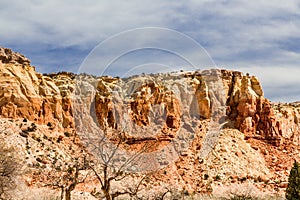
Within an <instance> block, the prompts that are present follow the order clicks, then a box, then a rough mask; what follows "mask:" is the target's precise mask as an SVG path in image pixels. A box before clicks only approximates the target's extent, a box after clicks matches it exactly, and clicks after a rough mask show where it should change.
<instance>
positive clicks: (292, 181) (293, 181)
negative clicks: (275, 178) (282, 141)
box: [285, 161, 300, 200]
mask: <svg viewBox="0 0 300 200" xmlns="http://www.w3.org/2000/svg"><path fill="white" fill-rule="evenodd" d="M285 197H286V199H287V200H299V199H300V167H299V163H297V162H296V161H295V162H294V166H293V168H292V169H291V172H290V176H289V183H288V187H287V189H286V194H285Z"/></svg>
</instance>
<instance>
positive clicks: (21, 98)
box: [0, 48, 300, 145]
mask: <svg viewBox="0 0 300 200" xmlns="http://www.w3.org/2000/svg"><path fill="white" fill-rule="evenodd" d="M0 60H1V63H0V78H1V79H0V81H1V83H0V87H1V89H0V116H2V117H5V118H27V119H29V120H32V121H36V122H37V123H44V124H47V123H50V124H52V125H53V126H55V125H58V126H60V128H63V129H66V128H67V129H74V127H75V125H74V119H73V115H72V92H73V91H74V81H77V80H78V79H77V78H75V75H74V74H71V73H58V74H50V75H45V76H43V75H41V74H39V73H37V72H36V71H35V68H34V67H32V66H30V60H29V59H27V58H26V57H25V56H23V55H21V54H19V53H15V52H13V51H12V50H10V49H6V48H0ZM158 80H160V81H158ZM161 80H163V81H164V83H163V82H162V81H161ZM93 81H94V86H95V88H97V91H98V92H97V93H95V103H96V104H95V109H96V115H97V117H98V119H97V120H98V121H99V123H100V126H102V127H104V126H107V127H114V128H116V127H117V126H119V127H120V124H118V120H119V122H120V120H121V118H122V115H123V114H121V113H120V112H119V113H118V112H115V111H114V109H115V108H119V109H120V108H121V107H120V105H117V103H116V99H113V96H114V94H117V93H119V98H121V99H122V98H123V99H124V98H125V99H127V100H126V102H127V103H128V105H130V106H129V107H130V108H129V110H130V113H129V115H130V117H131V119H132V121H133V122H134V124H136V125H137V126H148V125H149V124H150V121H149V120H150V118H149V117H150V116H152V117H153V116H154V115H165V116H164V120H165V121H166V124H165V127H164V130H165V131H164V132H166V130H167V129H178V128H179V127H180V125H182V120H183V119H182V116H183V115H185V114H186V113H187V115H186V116H197V117H198V118H199V119H209V118H212V117H215V116H216V115H220V116H219V117H218V118H219V119H221V117H222V115H224V113H223V112H222V109H224V107H225V106H226V108H227V113H226V115H227V119H229V120H231V121H233V122H234V126H235V128H238V129H239V130H240V131H241V132H243V133H244V134H245V135H246V137H261V138H262V139H266V140H268V141H270V142H271V143H273V144H275V145H280V144H283V143H284V142H286V141H291V142H295V143H298V142H299V135H300V133H299V104H294V105H293V106H288V105H279V104H278V105H272V104H271V103H270V102H269V101H268V99H266V98H264V96H263V90H262V87H261V84H260V82H259V81H258V79H257V78H256V77H254V76H249V75H243V74H242V73H241V72H236V71H228V70H212V71H207V70H206V71H196V72H188V73H184V72H181V73H177V74H176V73H173V74H170V75H168V74H166V75H152V76H150V75H146V77H141V76H140V77H131V78H128V79H124V80H121V79H118V78H112V77H100V78H97V77H94V80H93ZM218 81H219V82H218ZM220 81H221V83H222V84H216V83H217V82H218V83H220ZM124 88H126V89H124ZM121 90H122V91H123V93H124V92H125V93H127V94H126V95H127V96H122V95H124V94H122V95H121V96H120V94H121V93H120V92H119V91H121ZM125 90H126V91H125ZM119 100H120V99H119ZM180 106H182V107H184V106H186V107H185V108H179V107H180ZM126 109H127V108H126ZM122 112H124V111H122ZM182 112H183V113H182ZM185 120H187V119H185Z"/></svg>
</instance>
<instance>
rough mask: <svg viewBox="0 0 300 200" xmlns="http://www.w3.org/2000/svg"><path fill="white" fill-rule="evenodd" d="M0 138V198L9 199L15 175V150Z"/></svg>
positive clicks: (16, 166)
mask: <svg viewBox="0 0 300 200" xmlns="http://www.w3.org/2000/svg"><path fill="white" fill-rule="evenodd" d="M1 140H2V139H1V138H0V147H1V148H0V199H10V196H9V191H11V190H13V189H14V187H15V185H16V183H15V177H16V176H17V168H18V165H17V162H16V159H15V158H16V157H15V150H14V149H13V148H12V147H8V146H7V145H6V144H5V143H4V142H3V140H2V141H1Z"/></svg>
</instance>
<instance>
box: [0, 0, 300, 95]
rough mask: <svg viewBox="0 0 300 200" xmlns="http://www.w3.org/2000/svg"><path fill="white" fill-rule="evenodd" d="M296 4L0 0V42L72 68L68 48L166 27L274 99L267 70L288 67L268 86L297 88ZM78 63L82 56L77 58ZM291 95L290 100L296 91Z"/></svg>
mask: <svg viewBox="0 0 300 200" xmlns="http://www.w3.org/2000/svg"><path fill="white" fill-rule="evenodd" d="M299 5H300V3H299V1H297V0H286V1H284V3H283V2H282V1H281V0H274V1H260V0H253V1H248V0H202V1H198V0H187V1H183V0H182V1H167V0H152V1H148V0H143V1H141V0H131V1H123V0H114V1H109V0H98V1H96V0H87V1H79V0H63V1H61V0H51V1H39V0H30V1H22V0H11V1H0V26H1V27H2V28H1V31H0V44H2V45H7V46H13V47H16V48H17V49H18V50H19V51H21V52H26V51H28V49H32V52H30V53H31V54H32V55H33V56H35V57H38V58H39V59H40V62H39V63H40V64H41V65H43V63H45V64H47V63H52V64H53V65H55V64H57V65H58V64H59V65H64V64H65V65H66V66H70V64H69V63H71V61H70V60H72V66H73V65H74V64H76V63H74V62H75V61H73V60H74V59H72V58H69V56H70V55H72V52H71V50H67V49H68V48H69V47H72V46H76V48H77V49H78V52H79V53H80V49H84V50H85V51H84V52H86V50H87V49H91V48H93V47H94V46H95V45H97V44H98V43H99V42H101V41H103V40H104V39H106V38H107V37H109V36H111V35H114V34H116V33H118V32H121V31H124V30H128V29H132V28H137V27H149V26H155V27H166V28H171V29H175V30H177V31H181V32H183V33H186V34H187V35H189V36H191V37H193V38H194V39H196V40H197V41H198V42H199V43H200V44H203V45H204V46H205V48H206V49H207V50H208V52H209V53H210V55H211V56H212V57H213V58H214V61H215V62H216V63H217V64H218V65H219V66H235V67H237V68H240V69H241V70H244V71H249V72H252V73H253V74H258V75H259V76H261V77H262V79H263V83H264V84H265V85H266V87H267V89H266V90H267V91H270V94H271V93H272V95H273V94H274V95H275V93H276V92H274V91H275V89H274V88H273V89H272V88H271V87H269V86H268V84H269V85H272V84H273V83H275V80H277V79H274V77H276V73H278V77H280V71H281V70H273V72H274V73H273V75H272V77H271V76H268V75H264V73H267V72H268V70H270V69H271V68H270V67H273V66H275V67H276V69H279V68H280V67H283V68H284V69H288V70H286V73H285V74H284V76H283V77H282V79H284V81H279V80H277V81H276V84H273V85H278V87H284V86H286V85H287V84H289V85H291V84H298V77H297V75H295V73H296V72H295V71H293V70H289V69H298V67H299V64H300V59H299V58H300V52H299V50H297V49H295V48H290V47H291V44H293V41H294V38H298V40H295V41H296V42H299V41H300V40H299V35H300V29H299V27H300V14H299V13H300V6H299ZM149 37H154V35H150V36H149V35H144V40H146V39H147V38H149ZM291 41H292V42H291ZM127 42H131V41H127ZM296 46H297V45H296ZM62 48H64V49H66V51H70V52H69V53H68V52H65V53H66V54H65V55H66V56H67V57H64V56H55V52H54V53H53V52H52V54H51V55H50V54H48V52H47V49H62ZM41 49H43V50H41ZM78 52H77V53H78ZM60 53H61V51H60ZM79 53H78V54H79ZM76 55H77V54H76ZM83 58H84V55H83V57H82V58H80V59H81V60H82V59H83ZM56 59H57V60H56ZM76 59H77V60H76ZM76 59H75V60H76V62H79V61H80V59H79V58H78V57H77V58H76ZM79 64H80V63H78V65H79ZM163 64H165V63H163ZM51 66H52V65H51ZM146 66H147V65H146ZM255 67H259V68H255ZM40 69H42V70H45V68H43V67H41V68H40ZM297 72H298V71H297ZM285 80H286V81H289V83H285ZM280 82H281V83H280ZM272 91H273V92H272ZM291 91H293V92H294V94H295V95H294V96H297V95H296V92H298V91H296V90H291ZM268 93H269V92H268ZM272 95H270V96H272ZM277 96H278V95H277ZM272 98H274V99H275V96H274V97H273V96H272ZM276 98H277V97H276Z"/></svg>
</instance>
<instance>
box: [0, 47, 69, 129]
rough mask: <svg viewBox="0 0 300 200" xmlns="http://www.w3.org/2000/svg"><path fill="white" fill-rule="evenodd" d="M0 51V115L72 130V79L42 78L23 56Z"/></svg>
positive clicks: (62, 77)
mask: <svg viewBox="0 0 300 200" xmlns="http://www.w3.org/2000/svg"><path fill="white" fill-rule="evenodd" d="M0 52H2V53H1V56H0V58H1V59H2V62H0V116H1V117H2V118H26V119H28V120H31V121H35V122H37V123H40V124H48V125H49V126H53V127H55V126H57V127H58V128H60V129H62V128H70V129H72V128H74V123H73V118H72V111H71V98H70V97H71V96H70V94H71V92H72V87H73V83H72V79H73V78H74V76H73V75H72V74H69V73H60V74H57V75H49V76H43V75H41V74H39V73H37V72H36V71H35V68H34V67H32V66H30V65H29V64H30V61H29V59H27V58H25V57H24V56H23V55H21V54H18V53H13V52H12V51H11V50H8V49H3V48H1V50H0ZM3 52H4V53H3ZM51 77H52V78H51Z"/></svg>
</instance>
